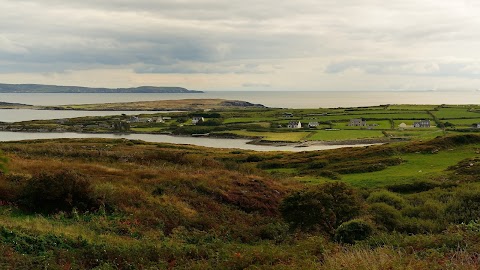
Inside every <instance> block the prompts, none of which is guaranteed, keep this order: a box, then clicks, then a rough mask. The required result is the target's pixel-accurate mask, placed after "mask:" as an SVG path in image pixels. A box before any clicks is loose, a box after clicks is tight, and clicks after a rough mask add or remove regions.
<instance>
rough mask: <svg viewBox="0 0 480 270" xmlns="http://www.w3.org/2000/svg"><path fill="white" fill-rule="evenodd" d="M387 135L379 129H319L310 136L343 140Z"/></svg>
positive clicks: (321, 139) (317, 138) (311, 137)
mask: <svg viewBox="0 0 480 270" xmlns="http://www.w3.org/2000/svg"><path fill="white" fill-rule="evenodd" d="M382 137H385V136H384V135H383V133H382V132H381V131H378V130H319V131H316V132H315V134H313V135H312V136H310V137H308V140H310V141H341V140H356V139H365V138H382Z"/></svg>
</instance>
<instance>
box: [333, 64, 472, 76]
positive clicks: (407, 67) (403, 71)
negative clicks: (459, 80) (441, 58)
mask: <svg viewBox="0 0 480 270" xmlns="http://www.w3.org/2000/svg"><path fill="white" fill-rule="evenodd" d="M352 69H356V70H361V71H363V72H365V73H369V74H394V75H413V76H444V77H447V76H456V77H468V78H478V75H480V61H468V62H437V61H420V62H419V61H364V60H352V61H342V62H337V63H332V64H330V65H328V66H327V68H326V69H325V72H326V73H330V74H335V73H342V72H345V71H348V70H352Z"/></svg>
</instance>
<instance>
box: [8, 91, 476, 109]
mask: <svg viewBox="0 0 480 270" xmlns="http://www.w3.org/2000/svg"><path fill="white" fill-rule="evenodd" d="M187 98H222V99H236V100H244V101H249V102H252V103H260V104H263V105H266V106H269V107H280V108H318V107H358V106H371V105H381V104H479V103H480V91H470V92H467V91H451V92H440V91H438V92H437V91H426V92H405V91H404V92H400V91H397V92H395V91H390V92H340V91H337V92H294V91H285V92H273V91H270V92H268V91H209V92H206V93H199V94H151V93H138V94H136V93H135V94H91V93H84V94H78V93H74V94H53V93H50V94H30V93H29V94H24V93H23V94H22V93H7V94H5V93H2V94H0V101H4V102H16V103H24V104H31V105H63V104H86V103H106V102H128V101H151V100H168V99H187Z"/></svg>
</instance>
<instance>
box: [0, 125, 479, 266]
mask: <svg viewBox="0 0 480 270" xmlns="http://www.w3.org/2000/svg"><path fill="white" fill-rule="evenodd" d="M0 150H2V151H3V155H2V156H5V157H7V159H8V161H7V160H6V159H4V158H2V159H0V169H1V170H2V171H3V173H1V175H0V254H1V256H0V268H2V269H45V268H47V269H245V268H248V269H425V268H430V269H478V268H479V267H480V259H479V257H478V250H479V249H480V246H479V243H480V242H479V240H480V239H479V238H480V224H479V222H478V221H479V218H480V186H479V184H478V183H479V178H478V175H480V174H479V173H480V136H477V135H471V134H464V135H457V136H447V137H438V138H435V139H433V140H429V141H423V142H421V141H416V142H409V143H406V142H401V143H396V144H389V145H380V146H370V147H365V148H344V149H337V150H329V151H317V152H301V153H287V152H266V153H258V152H251V151H243V150H220V149H210V148H201V147H193V146H178V145H168V144H153V143H145V142H141V141H128V140H102V139H95V140H93V139H91V140H73V139H72V140H50V141H28V142H9V143H2V144H0Z"/></svg>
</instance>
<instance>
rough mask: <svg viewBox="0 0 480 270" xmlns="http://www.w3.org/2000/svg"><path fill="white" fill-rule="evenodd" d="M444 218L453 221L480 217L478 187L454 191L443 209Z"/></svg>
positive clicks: (465, 221) (460, 221) (479, 191)
mask: <svg viewBox="0 0 480 270" xmlns="http://www.w3.org/2000/svg"><path fill="white" fill-rule="evenodd" d="M445 215H446V218H447V219H448V220H449V221H451V222H455V223H468V222H470V221H474V220H479V219H480V189H479V188H471V189H468V187H467V188H464V189H461V190H459V191H457V192H456V193H455V195H454V196H453V198H452V200H451V202H450V203H449V204H448V205H447V208H446V210H445Z"/></svg>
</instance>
